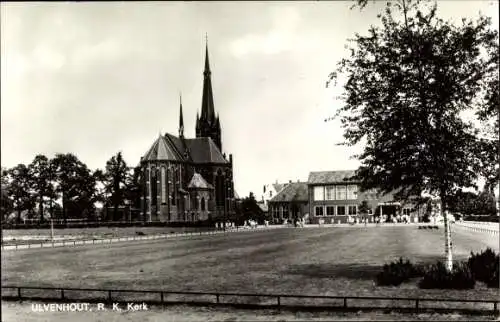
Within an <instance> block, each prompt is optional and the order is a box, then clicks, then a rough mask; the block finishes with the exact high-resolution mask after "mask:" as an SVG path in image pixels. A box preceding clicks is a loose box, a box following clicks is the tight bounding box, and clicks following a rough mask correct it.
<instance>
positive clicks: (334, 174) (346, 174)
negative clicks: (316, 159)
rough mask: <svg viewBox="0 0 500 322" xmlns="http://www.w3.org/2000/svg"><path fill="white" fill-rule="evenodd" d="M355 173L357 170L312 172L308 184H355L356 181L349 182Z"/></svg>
mask: <svg viewBox="0 0 500 322" xmlns="http://www.w3.org/2000/svg"><path fill="white" fill-rule="evenodd" d="M355 172H356V171H355V170H340V171H317V172H310V173H309V179H308V183H309V184H317V183H342V182H353V181H354V180H349V178H350V177H352V176H354V174H355Z"/></svg>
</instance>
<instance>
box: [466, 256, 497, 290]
mask: <svg viewBox="0 0 500 322" xmlns="http://www.w3.org/2000/svg"><path fill="white" fill-rule="evenodd" d="M499 261H500V258H499V256H498V255H497V254H496V253H495V251H493V250H492V249H491V248H489V247H488V248H486V250H485V251H483V252H481V253H478V254H474V253H471V256H470V257H469V260H468V262H467V263H468V265H469V267H470V269H471V271H472V274H473V276H474V278H475V279H476V280H478V281H481V282H485V283H486V284H488V286H489V285H494V284H496V286H491V287H498V269H499V267H498V262H499ZM495 280H496V283H495Z"/></svg>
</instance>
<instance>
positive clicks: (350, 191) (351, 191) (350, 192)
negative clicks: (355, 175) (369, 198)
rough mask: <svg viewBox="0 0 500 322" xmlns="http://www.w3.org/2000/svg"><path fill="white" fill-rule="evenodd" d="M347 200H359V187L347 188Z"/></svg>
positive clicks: (350, 186)
mask: <svg viewBox="0 0 500 322" xmlns="http://www.w3.org/2000/svg"><path fill="white" fill-rule="evenodd" d="M347 199H349V200H354V199H358V186H357V185H349V186H347Z"/></svg>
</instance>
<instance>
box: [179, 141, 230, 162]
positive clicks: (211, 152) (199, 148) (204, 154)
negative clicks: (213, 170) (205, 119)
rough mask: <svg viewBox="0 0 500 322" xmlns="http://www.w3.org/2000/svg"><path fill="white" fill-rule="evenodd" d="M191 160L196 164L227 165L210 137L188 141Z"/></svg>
mask: <svg viewBox="0 0 500 322" xmlns="http://www.w3.org/2000/svg"><path fill="white" fill-rule="evenodd" d="M186 144H187V146H188V148H189V150H190V155H191V158H192V159H193V162H196V163H227V161H226V159H224V156H223V155H222V153H221V152H220V151H219V148H218V147H217V145H215V143H214V141H213V140H212V138H210V137H202V138H196V139H186Z"/></svg>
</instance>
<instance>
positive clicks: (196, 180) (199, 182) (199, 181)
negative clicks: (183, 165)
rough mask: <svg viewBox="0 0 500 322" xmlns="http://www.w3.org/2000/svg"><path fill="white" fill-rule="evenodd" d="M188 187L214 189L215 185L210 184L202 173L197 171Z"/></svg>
mask: <svg viewBox="0 0 500 322" xmlns="http://www.w3.org/2000/svg"><path fill="white" fill-rule="evenodd" d="M188 188H196V189H213V188H214V187H213V186H212V185H211V184H209V183H208V182H207V181H206V180H205V179H203V177H202V176H201V174H199V173H196V172H195V174H194V175H193V177H192V178H191V181H190V182H189V184H188Z"/></svg>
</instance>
